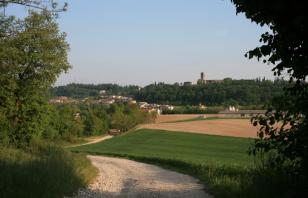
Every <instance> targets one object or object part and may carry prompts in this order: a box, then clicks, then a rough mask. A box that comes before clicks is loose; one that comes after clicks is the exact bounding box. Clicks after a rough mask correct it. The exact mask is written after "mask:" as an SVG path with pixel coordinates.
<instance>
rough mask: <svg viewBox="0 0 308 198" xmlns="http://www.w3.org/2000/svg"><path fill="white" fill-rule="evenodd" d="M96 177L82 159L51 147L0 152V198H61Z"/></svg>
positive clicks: (82, 157)
mask: <svg viewBox="0 0 308 198" xmlns="http://www.w3.org/2000/svg"><path fill="white" fill-rule="evenodd" d="M96 174H97V170H96V168H95V167H93V166H92V165H91V162H90V161H89V160H88V159H87V158H86V157H85V155H82V154H73V153H70V152H68V151H64V150H63V149H62V148H59V147H56V146H54V145H46V144H43V143H35V144H32V146H31V147H30V148H29V149H28V150H27V151H22V150H19V149H13V148H1V149H0V178H1V179H0V197H6V198H10V197H12V198H19V197H20V198H24V197H31V198H36V197H37V198H41V197H44V198H56V197H61V198H62V197H63V196H64V195H66V196H70V195H73V193H74V192H76V191H77V190H78V189H79V188H81V187H85V186H86V185H87V184H88V183H89V182H90V181H92V180H93V179H94V177H95V176H96Z"/></svg>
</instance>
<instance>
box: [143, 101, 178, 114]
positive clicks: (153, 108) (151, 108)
mask: <svg viewBox="0 0 308 198" xmlns="http://www.w3.org/2000/svg"><path fill="white" fill-rule="evenodd" d="M138 106H139V109H141V110H143V111H148V112H156V113H157V114H158V115H160V114H161V113H162V111H165V110H171V111H172V110H173V109H174V106H172V105H159V104H150V103H147V102H138Z"/></svg>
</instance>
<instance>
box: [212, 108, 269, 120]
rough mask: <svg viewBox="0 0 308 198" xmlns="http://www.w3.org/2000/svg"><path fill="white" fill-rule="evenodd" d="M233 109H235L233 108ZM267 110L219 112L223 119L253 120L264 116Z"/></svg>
mask: <svg viewBox="0 0 308 198" xmlns="http://www.w3.org/2000/svg"><path fill="white" fill-rule="evenodd" d="M232 109H233V108H232ZM265 112H266V110H238V109H237V110H231V111H230V110H229V109H227V110H223V111H220V112H218V114H220V115H221V116H222V117H231V118H251V117H253V116H257V115H264V114H265Z"/></svg>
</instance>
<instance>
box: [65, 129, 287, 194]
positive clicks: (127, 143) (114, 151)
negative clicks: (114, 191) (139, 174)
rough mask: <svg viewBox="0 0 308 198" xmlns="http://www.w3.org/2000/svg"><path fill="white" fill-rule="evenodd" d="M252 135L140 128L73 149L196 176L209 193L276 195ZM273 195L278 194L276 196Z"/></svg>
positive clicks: (272, 181)
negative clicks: (258, 162) (252, 151)
mask: <svg viewBox="0 0 308 198" xmlns="http://www.w3.org/2000/svg"><path fill="white" fill-rule="evenodd" d="M252 143H253V140H252V139H247V138H237V137H224V136H214V135H204V134H193V133H183V132H168V131H163V130H152V129H140V130H137V131H134V132H129V133H126V134H124V135H121V136H117V137H115V138H112V139H109V140H106V141H103V142H100V143H97V144H92V145H86V146H81V147H75V148H71V150H72V151H74V152H86V153H90V154H98V155H109V156H116V157H124V158H129V159H133V160H136V161H142V162H146V163H151V164H156V165H159V166H162V167H164V168H168V169H172V170H176V171H178V172H182V173H185V174H189V175H192V176H194V177H196V178H199V179H200V181H201V182H202V183H203V184H204V185H205V187H206V190H207V191H209V192H210V193H211V194H213V195H214V196H215V198H227V197H228V198H233V197H234V198H235V197H252V198H254V197H277V190H276V188H274V187H275V185H276V184H277V183H281V182H280V181H281V178H277V177H272V175H273V174H270V173H266V174H265V173H263V172H260V171H258V169H256V167H255V164H254V160H255V159H254V158H253V157H250V156H249V155H248V153H247V150H248V148H249V146H250V145H251V144H252ZM278 197H279V196H278Z"/></svg>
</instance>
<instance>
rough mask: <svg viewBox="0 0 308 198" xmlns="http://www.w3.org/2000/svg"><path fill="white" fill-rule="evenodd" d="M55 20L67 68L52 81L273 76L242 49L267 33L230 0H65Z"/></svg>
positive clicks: (134, 81) (142, 81) (136, 81)
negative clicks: (62, 37)
mask: <svg viewBox="0 0 308 198" xmlns="http://www.w3.org/2000/svg"><path fill="white" fill-rule="evenodd" d="M68 3H69V9H68V11H67V12H65V13H62V14H61V15H60V18H59V20H58V21H59V23H60V27H61V30H62V31H64V32H66V33H67V40H68V42H69V43H70V47H71V50H70V53H69V60H70V62H71V64H72V65H73V68H72V69H71V70H70V71H69V73H68V74H65V75H61V77H60V78H59V80H58V81H57V85H62V84H67V83H71V82H78V83H118V84H122V85H124V84H137V85H146V84H149V83H153V82H154V81H158V82H167V83H174V82H183V81H196V80H197V78H198V77H199V73H200V72H201V71H203V72H205V75H206V77H207V78H208V79H221V78H225V77H231V78H236V79H239V78H245V79H247V78H256V77H263V76H265V77H266V78H271V79H272V78H273V75H272V72H271V66H267V65H264V64H262V63H258V62H257V61H256V60H248V59H246V58H245V57H244V54H245V52H246V51H248V50H249V49H252V48H254V47H256V46H257V45H258V40H259V37H260V34H261V33H262V32H264V31H265V29H264V28H263V29H261V28H260V27H258V26H257V25H256V24H254V23H251V22H250V21H249V20H247V19H246V18H245V17H244V16H243V15H236V12H235V7H234V5H233V4H231V2H230V0H91V1H86V0H71V1H68Z"/></svg>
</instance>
